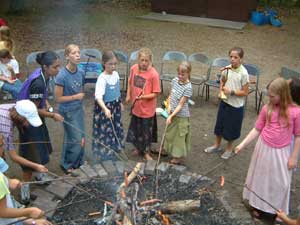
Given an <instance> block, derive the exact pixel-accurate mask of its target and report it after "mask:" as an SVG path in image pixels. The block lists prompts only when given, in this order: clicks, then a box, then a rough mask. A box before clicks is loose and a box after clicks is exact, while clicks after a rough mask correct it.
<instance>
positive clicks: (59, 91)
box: [55, 85, 84, 103]
mask: <svg viewBox="0 0 300 225" xmlns="http://www.w3.org/2000/svg"><path fill="white" fill-rule="evenodd" d="M63 93H64V87H62V86H58V85H55V101H56V102H58V103H63V102H71V101H74V100H82V99H83V97H84V93H82V92H81V93H77V94H75V95H69V96H64V95H63Z"/></svg>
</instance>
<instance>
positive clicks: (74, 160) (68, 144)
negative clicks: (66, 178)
mask: <svg viewBox="0 0 300 225" xmlns="http://www.w3.org/2000/svg"><path fill="white" fill-rule="evenodd" d="M60 114H61V115H62V116H63V117H64V120H65V121H66V122H67V123H63V126H64V143H63V146H62V152H61V161H60V165H61V167H62V168H63V169H65V170H68V169H76V168H78V167H80V166H81V165H82V164H83V161H84V143H82V139H83V138H84V132H85V129H84V112H83V108H82V105H80V106H78V107H76V108H74V110H72V111H68V112H60ZM70 124H71V125H70Z"/></svg>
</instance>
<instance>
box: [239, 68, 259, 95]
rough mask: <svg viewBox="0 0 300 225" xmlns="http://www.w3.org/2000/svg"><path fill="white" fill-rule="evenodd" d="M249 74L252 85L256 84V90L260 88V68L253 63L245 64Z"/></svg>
mask: <svg viewBox="0 0 300 225" xmlns="http://www.w3.org/2000/svg"><path fill="white" fill-rule="evenodd" d="M243 66H244V67H245V68H246V70H247V72H248V74H249V83H250V86H255V90H258V82H259V74H260V72H259V68H258V67H257V66H256V65H253V64H243Z"/></svg>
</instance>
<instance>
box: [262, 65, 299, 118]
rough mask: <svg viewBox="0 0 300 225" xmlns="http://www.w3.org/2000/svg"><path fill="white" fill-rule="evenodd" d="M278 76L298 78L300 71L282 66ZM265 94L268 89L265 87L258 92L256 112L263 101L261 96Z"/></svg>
mask: <svg viewBox="0 0 300 225" xmlns="http://www.w3.org/2000/svg"><path fill="white" fill-rule="evenodd" d="M280 76H281V77H283V78H284V79H286V80H288V79H292V78H297V79H300V71H296V70H293V69H289V68H287V67H285V66H283V67H281V72H280ZM267 94H268V90H267V89H266V88H265V89H264V90H262V91H261V92H260V94H259V101H258V107H257V114H258V113H259V111H260V108H261V105H262V103H263V98H264V96H265V95H267Z"/></svg>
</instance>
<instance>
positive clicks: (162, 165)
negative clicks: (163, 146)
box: [157, 162, 171, 173]
mask: <svg viewBox="0 0 300 225" xmlns="http://www.w3.org/2000/svg"><path fill="white" fill-rule="evenodd" d="M170 166H171V165H170V164H169V163H166V162H161V163H160V164H159V165H158V167H157V169H158V170H159V171H160V172H163V173H164V172H166V171H167V170H168V169H169V167H170Z"/></svg>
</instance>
